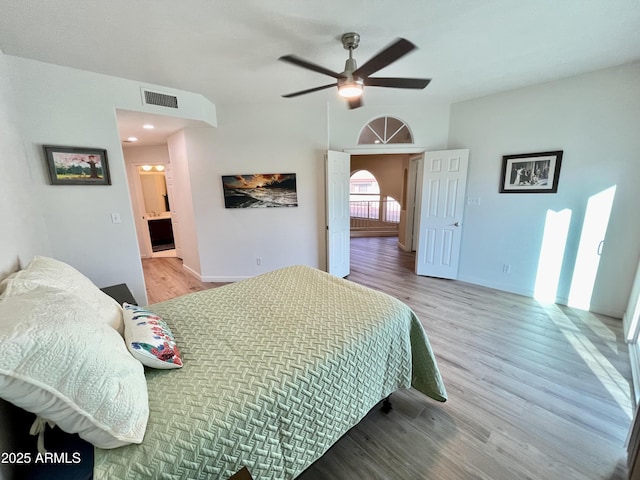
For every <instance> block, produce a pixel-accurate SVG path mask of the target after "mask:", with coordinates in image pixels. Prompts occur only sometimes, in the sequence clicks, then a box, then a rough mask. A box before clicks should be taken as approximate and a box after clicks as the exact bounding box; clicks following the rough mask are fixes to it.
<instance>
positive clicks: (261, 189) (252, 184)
mask: <svg viewBox="0 0 640 480" xmlns="http://www.w3.org/2000/svg"><path fill="white" fill-rule="evenodd" d="M222 189H223V191H224V206H225V207H226V208H268V207H297V206H298V193H297V190H296V174H295V173H254V174H250V175H223V176H222Z"/></svg>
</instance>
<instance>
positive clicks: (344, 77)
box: [279, 32, 431, 108]
mask: <svg viewBox="0 0 640 480" xmlns="http://www.w3.org/2000/svg"><path fill="white" fill-rule="evenodd" d="M341 40H342V46H343V47H344V48H345V49H346V50H349V58H348V59H347V61H346V62H345V65H344V72H342V73H337V72H334V71H332V70H329V69H327V68H324V67H322V66H320V65H316V64H314V63H311V62H308V61H306V60H303V59H302V58H299V57H296V56H295V55H284V56H282V57H280V58H279V60H282V61H283V62H288V63H291V64H293V65H297V66H299V67H302V68H306V69H307V70H312V71H314V72H318V73H322V74H324V75H329V76H330V77H333V78H335V79H336V80H337V82H335V83H329V84H327V85H322V86H320V87H314V88H309V89H307V90H301V91H299V92H294V93H289V94H287V95H283V97H285V98H291V97H297V96H299V95H305V94H307V93H312V92H317V91H319V90H324V89H326V88H331V87H336V86H337V87H338V93H339V94H340V95H341V96H343V97H345V98H346V99H347V102H348V104H349V108H358V107H361V106H362V91H363V90H364V87H365V86H367V87H387V88H412V89H418V90H421V89H423V88H425V87H426V86H427V85H428V84H429V82H430V81H431V79H429V78H387V77H370V76H369V75H371V74H374V73H376V72H377V71H378V70H382V69H383V68H384V67H386V66H387V65H390V64H391V63H393V62H395V61H396V60H398V59H399V58H401V57H403V56H404V55H406V54H407V53H409V52H411V51H412V50H414V49H415V48H417V47H416V46H415V45H414V44H413V43H411V42H410V41H409V40H405V39H404V38H398V39H397V40H396V41H394V42H392V43H391V44H390V45H389V46H387V47H386V48H385V49H384V50H382V51H380V52H378V53H377V54H376V55H374V56H373V58H371V59H370V60H369V61H368V62H366V63H365V64H364V65H362V66H361V67H360V68H358V66H357V65H356V61H355V59H354V58H353V55H352V54H353V51H354V50H355V49H356V48H358V44H359V43H360V35H358V34H357V33H354V32H350V33H345V34H344V35H342V39H341Z"/></svg>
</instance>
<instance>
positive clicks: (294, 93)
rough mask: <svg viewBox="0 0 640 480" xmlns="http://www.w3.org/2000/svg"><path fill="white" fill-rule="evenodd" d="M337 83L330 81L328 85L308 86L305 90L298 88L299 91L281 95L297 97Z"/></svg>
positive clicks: (334, 85)
mask: <svg viewBox="0 0 640 480" xmlns="http://www.w3.org/2000/svg"><path fill="white" fill-rule="evenodd" d="M337 85H338V84H337V83H330V84H328V85H322V86H321V87H314V88H309V89H307V90H300V91H299V92H293V93H288V94H286V95H282V96H283V97H284V98H292V97H297V96H299V95H305V94H307V93H313V92H317V91H319V90H324V89H325V88H331V87H336V86H337Z"/></svg>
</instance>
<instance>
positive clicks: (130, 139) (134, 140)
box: [127, 137, 138, 142]
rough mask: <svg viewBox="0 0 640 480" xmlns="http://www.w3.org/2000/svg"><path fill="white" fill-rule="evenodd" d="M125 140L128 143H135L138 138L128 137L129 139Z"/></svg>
mask: <svg viewBox="0 0 640 480" xmlns="http://www.w3.org/2000/svg"><path fill="white" fill-rule="evenodd" d="M127 140H129V141H130V142H137V141H138V137H129V138H127Z"/></svg>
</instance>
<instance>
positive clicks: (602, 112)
mask: <svg viewBox="0 0 640 480" xmlns="http://www.w3.org/2000/svg"><path fill="white" fill-rule="evenodd" d="M639 85H640V64H635V65H631V66H625V67H619V68H613V69H608V70H603V71H599V72H594V73H591V74H587V75H581V76H577V77H573V78H569V79H565V80H561V81H556V82H551V83H546V84H542V85H537V86H533V87H529V88H523V89H519V90H515V91H511V92H506V93H502V94H499V95H493V96H489V97H485V98H479V99H475V100H470V101H467V102H462V103H458V104H455V105H452V108H451V128H450V143H449V146H450V148H469V149H470V150H471V156H470V162H469V177H468V184H467V185H468V186H467V196H471V197H480V198H481V204H480V205H479V206H467V208H466V211H465V224H464V230H463V239H462V252H461V261H460V272H459V273H460V279H461V280H465V281H468V282H473V283H477V284H481V285H486V286H490V287H495V288H499V289H503V290H507V291H512V292H516V293H520V294H524V295H533V292H534V288H535V279H536V273H537V266H538V259H539V252H540V247H541V242H542V235H543V230H544V224H545V216H546V212H547V210H549V209H551V210H555V211H560V210H563V209H570V210H571V212H572V217H571V224H570V229H569V237H568V242H567V251H566V254H565V258H564V263H563V267H562V275H561V278H560V284H559V289H558V301H559V302H561V303H566V301H567V298H568V296H569V291H570V287H571V280H572V273H573V268H574V264H575V259H576V251H577V248H578V245H579V242H580V234H581V231H582V225H583V221H584V216H585V210H586V206H587V202H588V201H589V198H590V197H592V196H593V195H595V194H598V193H599V192H602V191H603V190H605V189H607V188H609V187H611V186H614V185H615V186H616V188H617V190H616V195H615V200H614V205H613V210H612V212H611V219H610V222H609V228H608V232H607V236H606V243H605V247H604V250H603V252H602V257H601V261H600V268H599V271H598V276H597V279H596V283H595V288H594V290H593V296H592V301H591V308H592V309H593V310H594V311H597V312H601V313H607V314H610V315H614V316H616V317H621V316H622V313H623V312H624V310H625V308H626V306H627V300H628V298H629V292H630V288H631V284H632V280H633V276H634V273H635V269H636V267H637V265H638V258H639V255H640V221H639V217H638V207H639V206H640V202H639V201H638V182H639V180H640V161H639V160H640V135H638V125H639V124H640V88H639V87H638V86H639ZM550 150H563V151H564V158H563V161H562V170H561V173H560V183H559V188H558V193H557V194H541V195H535V194H499V193H498V183H499V178H500V166H501V158H502V156H503V155H508V154H517V153H529V152H540V151H550ZM503 264H509V265H511V266H512V268H511V273H510V274H504V273H503V272H502V266H503Z"/></svg>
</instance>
